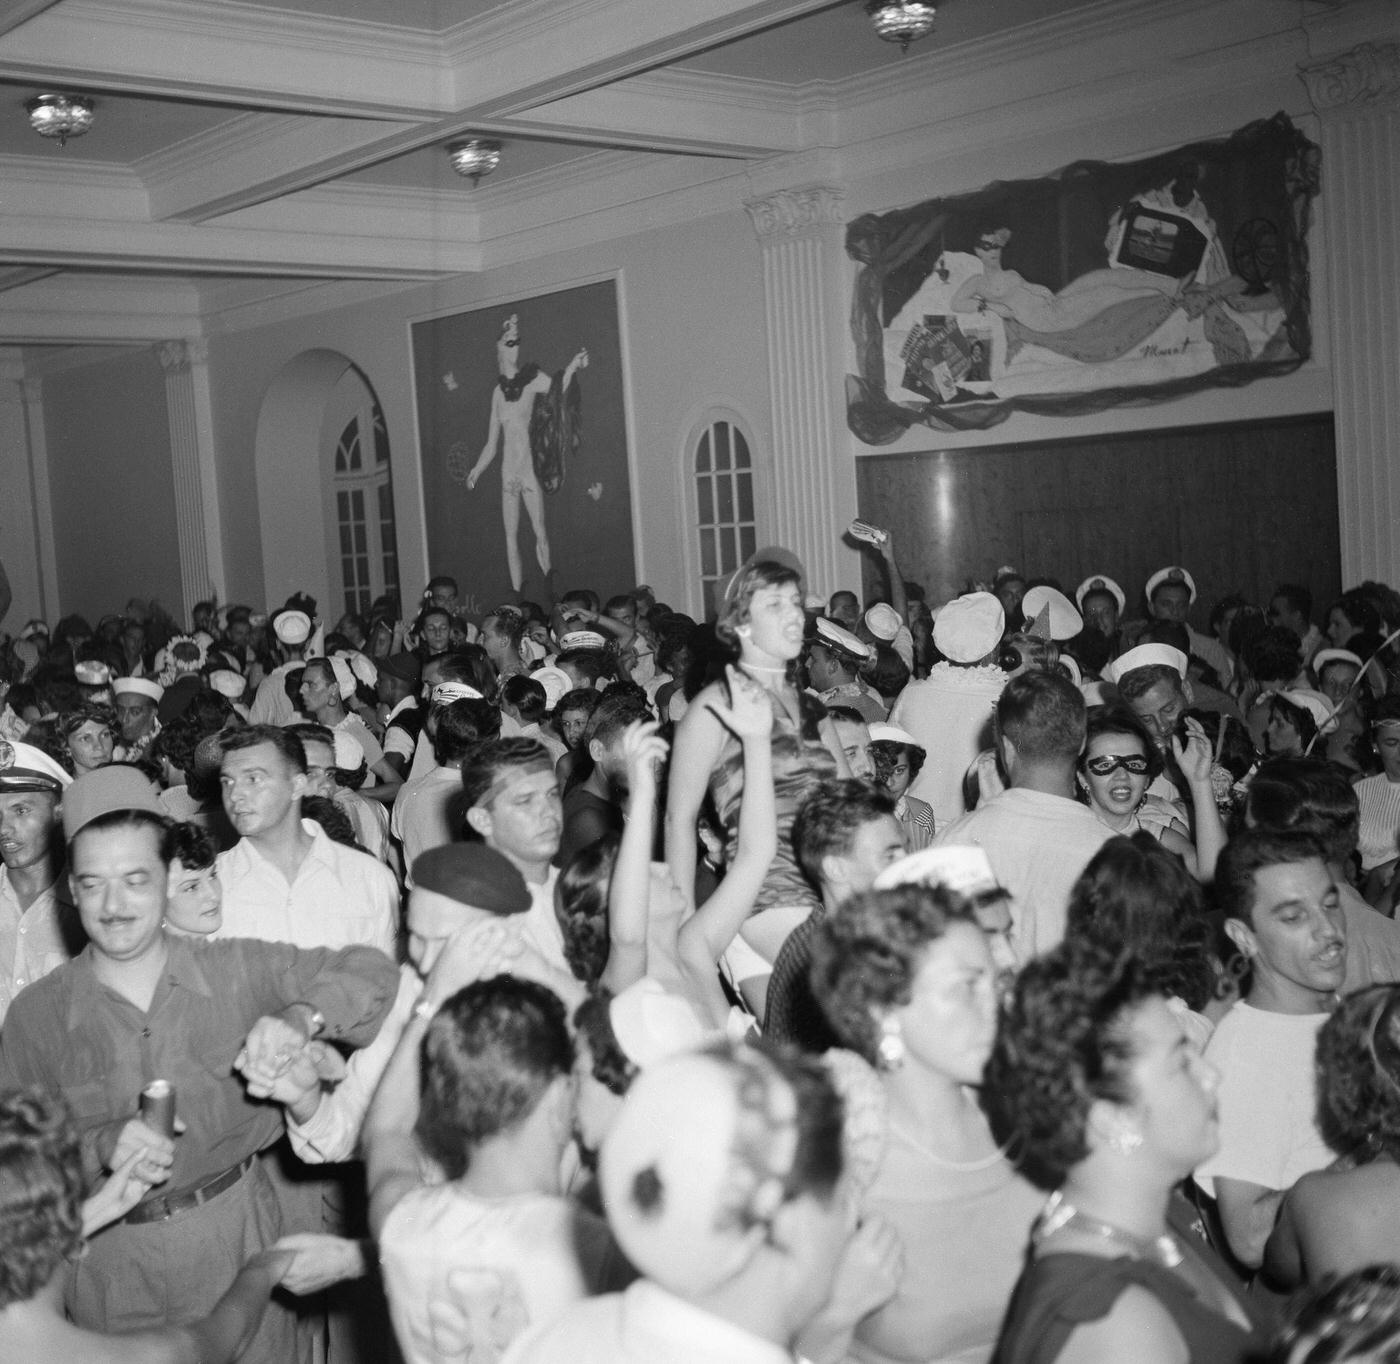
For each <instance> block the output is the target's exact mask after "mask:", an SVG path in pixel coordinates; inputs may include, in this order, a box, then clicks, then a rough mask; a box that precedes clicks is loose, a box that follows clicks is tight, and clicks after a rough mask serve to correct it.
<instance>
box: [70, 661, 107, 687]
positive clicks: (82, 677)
mask: <svg viewBox="0 0 1400 1364" xmlns="http://www.w3.org/2000/svg"><path fill="white" fill-rule="evenodd" d="M73 676H74V677H75V678H77V680H78V681H79V682H81V683H82V684H83V686H85V687H105V686H106V685H107V684H108V683H109V682H110V681H111V680H112V670H111V669H110V668H109V667H108V666H107V665H106V664H105V663H102V662H99V661H98V660H97V659H95V658H84V659H80V660H79V661H78V662H77V663H75V664H74V665H73Z"/></svg>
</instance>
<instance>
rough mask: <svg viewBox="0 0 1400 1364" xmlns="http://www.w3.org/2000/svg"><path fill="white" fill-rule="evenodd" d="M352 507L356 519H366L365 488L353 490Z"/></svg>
mask: <svg viewBox="0 0 1400 1364" xmlns="http://www.w3.org/2000/svg"><path fill="white" fill-rule="evenodd" d="M350 508H351V510H352V512H353V513H354V517H355V520H356V521H363V520H364V519H365V490H364V489H363V488H356V489H354V491H352V492H351V494H350Z"/></svg>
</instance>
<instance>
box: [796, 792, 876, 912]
mask: <svg viewBox="0 0 1400 1364" xmlns="http://www.w3.org/2000/svg"><path fill="white" fill-rule="evenodd" d="M894 806H895V799H894V797H893V796H892V795H890V793H889V792H888V791H887V790H885V788H884V787H883V786H877V785H876V784H875V783H874V782H871V781H861V780H859V778H856V777H847V778H844V779H843V780H840V781H826V782H822V783H821V784H820V785H819V786H817V787H816V788H815V789H814V790H813V791H812V793H811V795H809V796H808V797H807V799H806V800H804V801H803V802H802V804H801V805H800V806H799V807H798V810H797V815H796V817H795V818H794V819H793V821H792V846H793V851H794V852H795V853H796V854H797V864H798V866H800V867H801V868H802V870H803V872H804V873H805V874H806V876H807V879H808V880H809V881H810V882H811V883H812V884H813V885H814V886H816V887H817V888H818V889H820V888H821V884H822V858H823V857H826V856H827V855H828V854H831V853H835V854H836V855H837V856H841V857H844V856H845V855H847V854H848V853H849V852H850V851H851V842H852V840H853V839H854V838H855V836H856V834H857V833H859V832H860V830H861V829H862V828H864V827H865V825H867V824H870V823H873V822H874V821H875V820H877V819H883V818H885V817H886V816H888V817H890V818H893V817H894Z"/></svg>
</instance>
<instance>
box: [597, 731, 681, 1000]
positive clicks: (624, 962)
mask: <svg viewBox="0 0 1400 1364" xmlns="http://www.w3.org/2000/svg"><path fill="white" fill-rule="evenodd" d="M658 728H659V726H658V725H657V723H656V721H655V720H634V721H633V722H632V723H631V724H630V725H628V726H627V728H626V730H625V731H624V732H623V735H622V755H623V759H624V761H625V763H626V766H627V822H626V824H625V825H624V826H623V830H622V844H621V846H620V847H619V848H618V850H617V861H616V862H615V863H614V865H613V874H612V884H611V886H609V888H608V964H607V966H605V967H604V968H603V976H602V983H603V984H604V985H605V986H607V988H608V989H609V990H611V991H612V992H613V994H619V993H621V992H622V991H623V990H625V989H626V988H627V987H628V986H629V985H632V984H634V983H635V982H636V981H639V980H641V978H642V977H643V976H644V975H646V971H647V918H648V911H649V909H650V900H651V849H652V843H653V840H654V838H655V834H656V797H657V781H658V773H659V771H660V768H661V765H662V764H663V763H664V762H665V761H666V753H667V750H668V748H669V745H668V744H667V743H666V741H665V739H663V738H661V736H660V735H659V734H657V732H656V731H657V729H658Z"/></svg>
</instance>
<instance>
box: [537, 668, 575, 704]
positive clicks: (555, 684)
mask: <svg viewBox="0 0 1400 1364" xmlns="http://www.w3.org/2000/svg"><path fill="white" fill-rule="evenodd" d="M530 676H531V677H533V678H534V679H535V681H536V682H538V683H539V684H540V686H542V687H543V688H544V706H545V709H546V710H553V709H554V707H555V706H557V705H558V704H559V698H560V697H561V696H563V695H564V693H565V692H566V691H572V690H573V686H574V681H573V678H571V677H570V676H569V674H568V673H566V672H565V671H564V670H563V668H555V667H553V666H550V667H544V668H536V669H535V671H534V672H532V673H531V674H530Z"/></svg>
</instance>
